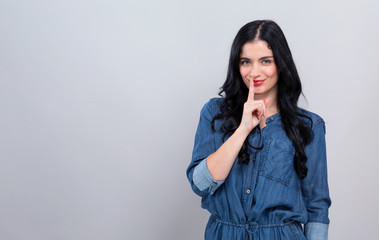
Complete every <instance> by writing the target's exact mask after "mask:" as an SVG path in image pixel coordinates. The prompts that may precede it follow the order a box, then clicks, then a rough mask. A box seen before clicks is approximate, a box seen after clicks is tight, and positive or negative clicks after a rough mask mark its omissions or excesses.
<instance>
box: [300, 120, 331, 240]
mask: <svg viewBox="0 0 379 240" xmlns="http://www.w3.org/2000/svg"><path fill="white" fill-rule="evenodd" d="M312 131H313V138H312V140H311V142H310V144H309V145H307V146H306V148H305V153H306V155H307V162H306V166H307V168H308V174H307V177H306V178H305V179H303V180H302V181H301V189H302V193H303V196H304V200H305V205H306V208H307V211H308V221H307V223H306V224H305V235H306V238H307V240H327V239H328V227H329V216H328V214H329V207H330V205H331V200H330V197H329V187H328V174H327V163H326V143H325V122H324V121H323V120H322V119H321V118H319V119H318V120H317V121H315V123H314V125H313V127H312Z"/></svg>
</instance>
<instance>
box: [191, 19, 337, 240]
mask: <svg viewBox="0 0 379 240" xmlns="http://www.w3.org/2000/svg"><path fill="white" fill-rule="evenodd" d="M300 94H301V83H300V78H299V76H298V73H297V70H296V67H295V64H294V61H293V59H292V55H291V51H290V49H289V47H288V44H287V41H286V38H285V36H284V34H283V32H282V30H281V29H280V27H279V26H278V25H277V24H276V23H275V22H273V21H269V20H264V21H254V22H250V23H248V24H246V25H245V26H243V27H242V28H241V29H240V30H239V32H238V33H237V36H236V37H235V39H234V42H233V44H232V49H231V54H230V59H229V67H228V73H227V78H226V81H225V83H224V85H223V86H222V88H221V92H220V96H222V98H214V99H211V100H210V101H209V102H208V103H206V104H205V106H204V107H203V109H202V110H201V114H200V122H199V125H198V129H197V132H196V137H195V145H194V149H193V154H192V161H191V163H190V165H189V167H188V169H187V176H188V179H189V181H190V183H191V186H192V189H193V190H194V192H195V193H196V194H198V195H200V196H201V197H202V207H203V208H205V209H207V210H208V211H209V212H210V213H211V216H210V218H209V221H208V224H207V227H206V231H205V239H206V240H208V239H214V240H223V239H225V240H226V239H227V240H231V239H233V240H234V239H254V240H256V239H267V240H275V239H291V240H294V239H308V240H315V239H317V240H325V239H327V236H328V224H329V218H328V209H329V207H330V204H331V201H330V197H329V190H328V182H327V168H326V146H325V123H324V121H323V120H322V118H321V117H319V116H318V115H316V114H314V113H312V112H309V111H306V110H304V109H301V108H299V107H298V106H297V102H298V98H299V95H300ZM301 224H304V231H303V229H302V225H301Z"/></svg>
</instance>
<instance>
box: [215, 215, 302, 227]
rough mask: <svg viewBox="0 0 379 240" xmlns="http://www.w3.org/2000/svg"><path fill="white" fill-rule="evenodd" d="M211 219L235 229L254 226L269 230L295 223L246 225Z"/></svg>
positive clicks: (252, 223) (253, 223) (251, 223)
mask: <svg viewBox="0 0 379 240" xmlns="http://www.w3.org/2000/svg"><path fill="white" fill-rule="evenodd" d="M211 218H212V219H213V220H215V221H216V222H219V223H221V224H225V225H229V226H236V227H246V225H249V226H252V225H253V226H254V227H256V228H271V227H284V226H287V225H290V224H293V223H295V221H292V220H290V221H287V222H284V223H283V222H281V223H269V224H258V223H256V222H247V223H236V222H230V221H227V220H224V219H221V218H217V217H215V216H213V215H211Z"/></svg>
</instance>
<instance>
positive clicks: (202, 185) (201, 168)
mask: <svg viewBox="0 0 379 240" xmlns="http://www.w3.org/2000/svg"><path fill="white" fill-rule="evenodd" d="M193 182H194V184H195V185H196V186H197V188H198V189H200V191H204V190H206V189H208V192H210V194H213V193H214V192H215V191H216V190H217V188H218V187H220V186H221V184H222V183H223V182H224V181H216V180H214V178H213V177H212V175H211V173H210V172H209V170H208V167H207V159H204V160H202V161H201V162H200V163H199V165H197V166H196V167H195V170H194V172H193Z"/></svg>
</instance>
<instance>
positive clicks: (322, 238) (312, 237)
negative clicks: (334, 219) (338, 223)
mask: <svg viewBox="0 0 379 240" xmlns="http://www.w3.org/2000/svg"><path fill="white" fill-rule="evenodd" d="M328 228H329V224H326V223H319V222H309V223H307V224H305V237H306V238H307V240H328Z"/></svg>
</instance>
